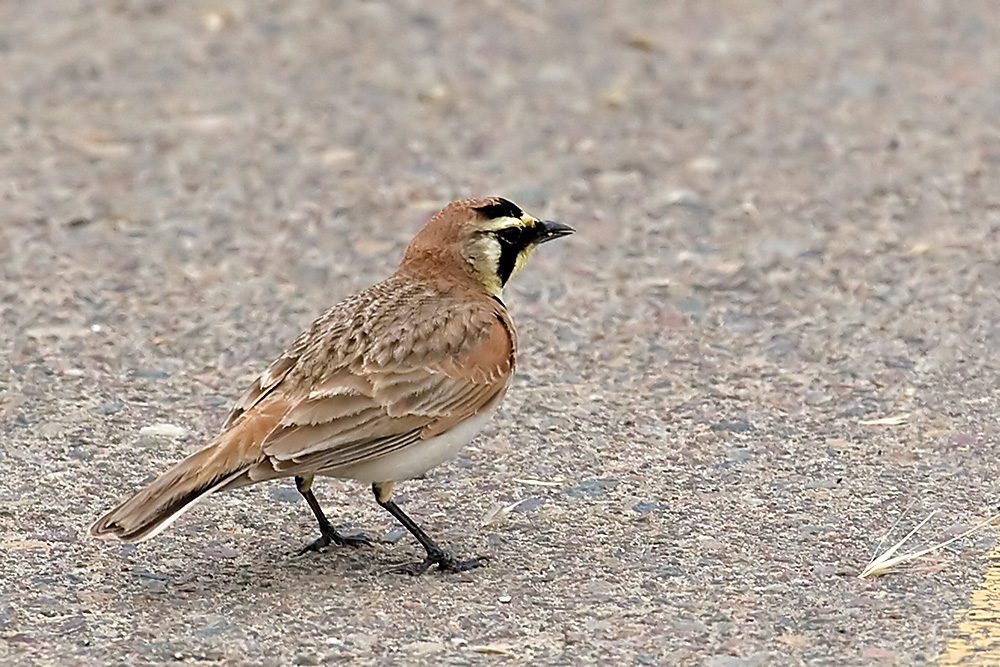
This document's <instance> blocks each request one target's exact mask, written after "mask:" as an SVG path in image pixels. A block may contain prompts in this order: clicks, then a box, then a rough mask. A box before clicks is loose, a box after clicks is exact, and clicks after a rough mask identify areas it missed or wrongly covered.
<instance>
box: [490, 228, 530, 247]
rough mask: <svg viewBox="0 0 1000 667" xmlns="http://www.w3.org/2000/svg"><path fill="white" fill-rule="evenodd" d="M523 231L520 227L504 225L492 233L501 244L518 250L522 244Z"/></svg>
mask: <svg viewBox="0 0 1000 667" xmlns="http://www.w3.org/2000/svg"><path fill="white" fill-rule="evenodd" d="M523 231H524V230H522V229H521V228H520V227H505V228H503V229H498V230H497V231H496V232H494V233H495V234H496V237H497V240H498V241H500V244H501V245H504V246H508V247H510V248H515V249H517V250H520V249H521V248H522V247H523V246H524V243H523V237H524V233H523Z"/></svg>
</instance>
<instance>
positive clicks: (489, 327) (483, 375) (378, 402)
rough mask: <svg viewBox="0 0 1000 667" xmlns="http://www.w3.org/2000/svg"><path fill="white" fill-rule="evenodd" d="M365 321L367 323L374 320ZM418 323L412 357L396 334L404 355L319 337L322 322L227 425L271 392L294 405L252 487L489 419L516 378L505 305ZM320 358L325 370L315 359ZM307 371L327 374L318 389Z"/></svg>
mask: <svg viewBox="0 0 1000 667" xmlns="http://www.w3.org/2000/svg"><path fill="white" fill-rule="evenodd" d="M397 314H398V313H397ZM360 315H362V316H361V317H359V319H361V320H366V321H367V320H370V319H371V317H372V316H371V314H368V315H367V316H364V315H365V314H363V313H362V314H360ZM435 316H436V317H435ZM415 319H416V320H417V321H421V322H422V323H423V326H422V327H421V329H424V327H427V328H426V329H424V331H420V332H418V334H419V335H417V336H415V339H416V342H415V343H412V342H411V347H410V348H409V353H405V352H406V350H405V349H403V348H406V347H407V346H406V344H405V338H404V337H402V336H400V334H399V333H398V330H397V333H396V334H394V335H393V337H392V338H393V342H394V344H396V345H398V347H397V348H396V349H388V350H387V349H384V346H382V347H379V346H378V345H372V342H371V341H370V340H367V341H366V340H364V337H363V336H356V335H353V334H352V335H351V336H350V337H349V338H348V337H347V334H344V333H343V331H344V329H345V327H328V328H327V329H326V331H327V332H328V333H326V334H325V335H322V336H321V335H320V333H322V331H321V329H318V327H317V325H319V324H320V323H321V322H322V318H321V319H320V320H318V321H317V325H314V327H313V330H312V331H311V333H310V334H308V335H307V334H304V335H303V336H302V337H300V339H299V340H297V341H296V342H295V343H294V344H293V345H292V347H291V348H289V351H288V352H286V354H285V355H283V356H282V357H281V358H280V359H279V360H278V361H276V362H275V363H274V364H272V366H271V368H269V369H268V370H267V372H265V373H264V375H263V376H261V378H260V380H259V381H258V382H257V383H255V384H254V386H253V387H251V389H250V391H248V392H247V393H246V394H245V395H244V397H243V398H242V399H241V400H240V401H239V402H238V403H237V405H236V407H235V408H234V410H233V412H232V414H231V416H230V420H229V423H233V422H235V421H236V420H238V419H239V417H240V415H241V414H243V413H244V412H246V411H247V410H249V409H250V408H251V407H252V406H253V405H255V404H256V403H258V402H259V401H260V400H261V399H262V398H264V397H265V396H267V395H268V394H270V393H272V392H283V393H284V394H285V395H286V398H287V399H289V403H290V407H289V409H288V411H287V412H286V413H285V414H284V416H283V417H282V419H281V421H280V423H279V424H278V425H277V426H276V427H275V428H274V429H273V430H272V431H271V432H270V433H269V434H268V435H267V436H266V437H265V438H263V440H262V442H261V444H260V447H261V454H262V458H261V460H260V461H259V463H258V464H257V466H256V468H255V469H254V470H251V471H250V477H252V478H253V479H264V478H266V477H269V476H285V475H290V474H300V473H302V474H305V473H310V472H312V473H316V472H321V471H331V470H334V469H336V468H339V467H344V466H349V465H354V464H358V463H362V462H365V461H368V460H371V459H374V458H377V457H379V456H384V455H386V454H388V453H390V452H393V451H396V450H398V449H401V448H403V447H406V446H408V445H412V444H414V443H416V442H419V441H421V440H424V439H427V438H430V437H433V436H436V435H439V434H441V433H444V432H445V431H447V430H448V429H449V428H451V427H453V426H454V425H456V424H458V423H460V422H462V421H464V420H465V419H468V418H469V417H472V416H474V415H476V414H479V413H481V412H483V411H485V410H488V409H492V407H493V406H494V405H495V404H496V402H498V401H499V400H500V398H502V396H503V394H504V393H505V392H506V388H507V383H508V380H509V379H510V376H511V374H512V373H513V370H514V351H515V345H516V339H515V334H514V329H513V326H512V324H511V322H510V320H509V318H508V316H507V313H506V311H505V310H504V309H503V307H502V305H501V304H493V302H491V304H490V306H488V307H486V308H482V307H480V308H476V309H469V308H468V307H466V308H465V309H464V310H461V309H459V308H453V309H452V310H451V311H450V312H449V311H447V310H446V311H445V312H444V313H443V314H442V313H441V311H438V313H425V314H423V316H419V314H418V316H417V317H415ZM435 320H436V323H435ZM428 322H431V324H432V325H433V326H431V325H428V324H427V323H428ZM331 331H332V332H333V334H331V333H329V332H331ZM322 346H326V347H325V349H324V348H323V347H322ZM338 348H339V350H338ZM321 353H322V355H323V356H325V357H326V358H325V359H324V362H325V365H324V364H320V363H318V362H317V361H316V360H315V359H312V358H311V357H316V356H319V355H320V354H321ZM310 368H314V369H315V368H322V372H320V373H318V374H317V373H315V372H314V376H315V377H316V379H315V380H314V381H312V382H307V381H304V379H303V378H302V377H300V376H299V375H301V374H303V373H304V372H306V371H309V370H310ZM297 374H299V375H297ZM291 387H297V388H298V391H293V390H292V389H291Z"/></svg>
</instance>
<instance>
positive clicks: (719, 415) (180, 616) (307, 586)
mask: <svg viewBox="0 0 1000 667" xmlns="http://www.w3.org/2000/svg"><path fill="white" fill-rule="evenodd" d="M430 7H433V9H430ZM0 53H2V57H0V81H2V82H3V83H2V90H3V93H2V94H0V118H2V119H3V123H2V126H0V132H2V134H0V149H2V158H0V200H2V212H0V272H2V276H3V280H2V282H0V317H2V324H3V326H2V330H0V351H2V354H0V356H2V358H3V359H4V362H3V363H5V364H9V369H7V368H4V369H3V371H4V372H3V373H0V392H2V393H0V423H2V425H3V433H4V437H3V439H2V441H0V475H2V476H0V480H2V481H0V548H2V549H3V555H2V568H0V661H2V662H3V664H5V665H32V664H41V665H92V664H130V665H131V664H160V663H173V662H184V663H191V664H231V665H238V664H249V665H289V664H298V665H311V664H325V663H328V662H329V663H332V662H339V661H350V662H353V663H356V664H376V665H383V664H414V665H420V664H427V665H432V664H433V665H437V664H452V665H466V664H468V665H487V664H489V665H492V664H503V665H515V664H526V663H529V662H530V663H532V664H551V665H580V664H643V665H645V664H660V665H673V664H699V665H706V666H708V667H742V666H747V667H750V666H754V665H799V664H808V665H847V664H850V665H857V664H896V665H911V664H926V663H929V662H933V661H934V660H936V659H937V657H938V656H939V655H941V654H942V652H943V651H944V650H945V647H946V645H947V643H948V641H949V639H952V638H954V637H955V636H956V633H957V632H958V626H959V622H958V619H959V617H960V616H961V610H962V609H964V608H965V607H966V606H967V605H968V600H969V596H970V594H971V592H972V591H973V590H974V589H976V588H977V587H978V586H979V585H980V582H981V581H982V577H983V575H984V572H985V570H986V567H987V563H986V562H985V560H984V559H983V558H982V556H983V555H984V554H986V553H987V552H988V551H989V548H990V547H991V546H992V545H993V543H994V538H993V535H992V534H987V535H985V536H981V537H979V538H970V539H966V540H963V541H962V542H960V543H959V544H957V545H956V547H955V548H954V549H953V550H952V551H950V552H948V553H946V554H944V555H941V556H937V557H934V558H931V559H930V560H927V561H923V562H922V564H921V565H920V566H919V567H918V568H916V569H911V570H908V571H905V572H903V573H900V574H895V575H890V576H886V577H882V578H877V579H875V580H872V581H862V580H860V579H858V578H857V577H856V575H857V573H858V572H859V571H860V569H861V568H862V567H863V566H864V565H865V564H866V563H867V561H868V559H869V558H870V556H871V554H872V552H873V551H874V550H875V548H876V546H877V543H878V540H879V538H880V537H881V536H882V535H884V534H885V533H886V531H887V530H888V529H889V528H891V527H892V526H893V524H894V522H896V521H897V520H899V525H898V526H896V528H895V531H894V532H893V535H895V536H897V537H899V536H901V535H902V534H903V533H905V532H906V530H907V529H909V528H910V527H912V526H913V525H915V524H916V523H917V521H919V520H920V519H921V518H923V517H924V516H925V515H926V514H927V513H929V512H931V511H933V510H937V511H938V514H937V515H936V517H935V520H934V521H932V523H931V524H929V526H928V527H927V528H926V529H925V530H926V531H927V532H924V533H922V534H921V536H918V538H917V541H918V543H923V544H926V543H928V542H929V541H930V540H931V539H933V538H934V537H936V536H938V535H942V534H944V535H949V534H954V533H956V532H957V531H959V530H961V529H962V528H964V527H965V526H967V525H968V524H969V523H970V522H971V521H972V520H973V519H974V518H976V517H982V516H987V515H988V514H989V513H990V512H991V511H992V505H991V503H995V502H996V493H995V492H996V490H997V479H998V478H1000V465H998V463H997V460H996V457H995V455H994V449H995V446H996V443H997V430H998V425H997V414H998V402H1000V393H998V390H997V387H998V385H1000V383H998V374H1000V369H998V361H997V360H998V358H1000V357H998V352H1000V300H998V297H997V291H996V288H995V286H996V285H997V284H998V282H1000V264H998V260H1000V130H998V128H1000V84H998V72H1000V14H998V13H997V11H996V3H995V0H964V1H963V2H944V1H937V0H913V1H912V2H892V1H890V0H877V1H875V2H869V3H849V2H825V1H819V2H811V3H792V2H780V1H777V0H768V1H762V2H754V3H742V2H734V1H732V0H729V1H726V0H716V1H714V2H711V1H710V2H694V1H684V2H670V3H666V2H658V3H653V2H638V1H633V2H626V1H624V0H603V1H597V0H590V1H583V0H580V1H577V2H568V1H567V2H552V3H543V2H535V1H531V0H523V1H521V2H514V3H507V2H501V1H499V0H482V1H480V2H458V1H457V0H447V1H442V2H436V3H434V4H433V5H431V4H429V3H418V2H414V1H410V2H405V1H401V2H397V3H387V2H334V1H326V2H320V1H319V0H302V1H299V2H291V3H285V2H276V1H273V0H272V1H270V2H250V1H249V0H243V1H241V0H227V1H226V2H211V3H203V2H192V3H170V2H165V1H163V0H116V1H115V2H107V3H88V2H83V1H82V0H77V1H73V0H53V1H52V2H28V1H27V0H12V1H10V2H5V3H3V4H0ZM488 194H499V195H504V196H507V197H509V198H511V199H513V200H515V201H517V202H518V203H520V204H521V205H522V206H524V207H525V208H526V209H528V210H529V211H531V212H533V213H535V214H537V215H544V216H546V217H552V218H555V219H558V220H561V221H563V222H567V223H569V224H572V225H573V226H575V227H576V228H577V229H578V230H579V233H578V234H577V235H576V236H574V237H572V238H571V239H570V240H568V241H565V242H561V243H559V244H553V245H552V246H548V247H546V248H545V249H544V252H539V253H538V254H537V255H536V257H535V258H534V261H533V263H532V265H531V266H530V267H529V268H528V269H527V270H526V271H525V273H524V274H522V276H520V280H519V281H518V282H517V284H516V285H514V286H512V288H511V289H510V290H508V294H507V301H508V303H509V305H510V308H511V310H512V312H513V314H514V317H515V320H516V321H517V323H518V325H519V329H520V337H521V343H522V352H523V354H522V357H521V365H520V372H519V375H518V377H517V379H516V381H515V383H514V386H513V388H512V390H511V392H510V394H509V397H508V399H507V400H506V402H505V404H504V406H503V407H502V408H501V411H500V414H499V416H498V417H497V418H496V419H495V420H494V422H493V424H492V425H491V426H490V427H489V428H488V429H487V431H486V432H485V433H484V434H483V435H482V436H480V437H479V438H478V439H477V441H476V442H475V443H474V444H473V445H472V446H470V447H469V448H468V449H467V450H466V451H465V452H464V454H463V456H462V457H461V458H459V459H458V460H457V461H456V462H454V463H453V464H449V465H446V466H442V467H441V468H439V469H437V470H434V471H432V472H431V473H430V474H429V475H428V477H427V479H425V480H420V481H414V482H411V483H407V484H403V485H401V487H400V500H401V501H402V504H403V506H404V507H405V508H406V509H407V510H408V511H410V512H411V513H412V514H413V515H414V516H415V517H417V518H418V519H419V520H420V521H422V522H423V523H424V525H425V526H426V527H427V529H428V530H429V531H430V532H431V534H432V535H435V536H437V537H439V538H440V539H441V540H443V541H445V542H447V543H448V544H450V545H452V546H453V547H454V548H455V549H456V550H458V551H460V552H461V553H464V554H473V553H486V554H489V555H491V556H492V557H493V560H492V561H491V563H490V564H489V566H488V567H487V568H485V569H483V570H478V571H474V572H469V573H466V574H461V575H440V574H436V573H432V574H428V575H426V576H424V577H421V578H407V577H402V576H397V575H389V574H385V573H384V570H385V569H386V568H387V567H389V566H391V565H393V564H395V563H399V562H403V561H407V560H412V559H414V558H416V557H418V556H419V555H420V550H419V548H418V547H417V546H416V545H415V544H413V543H412V541H411V540H410V539H409V538H408V537H405V536H402V535H401V534H400V533H399V531H398V530H397V529H396V527H395V526H394V524H393V522H392V520H391V517H389V516H388V515H387V514H386V513H385V512H383V511H381V510H380V509H379V508H378V507H376V506H375V504H374V503H373V502H372V501H371V499H370V497H369V492H368V490H367V489H365V488H361V487H359V486H358V485H356V484H351V483H347V482H339V481H328V482H320V483H319V484H318V485H317V493H318V495H319V497H320V499H321V500H322V501H323V502H324V504H325V505H326V506H327V507H328V512H329V513H330V514H331V515H335V516H336V517H337V518H338V520H340V521H342V522H345V523H349V524H350V525H351V526H355V527H358V528H362V529H364V530H366V531H367V532H368V533H370V534H373V535H377V536H386V538H387V540H388V542H387V543H385V544H380V545H377V546H375V547H373V548H371V549H362V550H350V549H345V550H334V551H331V552H329V553H326V554H320V555H310V556H307V557H304V558H294V557H293V554H294V552H295V550H296V549H297V548H298V547H299V546H301V545H303V544H305V543H306V542H308V541H309V540H311V539H313V538H314V537H315V534H314V533H315V526H314V523H313V520H312V518H311V516H310V514H309V511H308V508H307V507H306V506H305V504H304V503H302V502H298V499H297V497H296V494H295V493H294V491H293V490H292V488H291V486H290V485H289V484H287V483H277V482H276V483H271V484H264V485H261V486H259V487H255V488H252V489H248V490H242V491H239V492H235V493H232V494H228V495H224V496H219V497H216V498H213V499H210V500H209V501H207V502H206V503H204V504H203V505H201V506H200V507H199V508H198V509H196V510H195V511H193V512H192V513H190V514H188V515H187V516H186V517H185V518H184V519H182V520H181V521H179V522H178V523H177V524H175V526H174V527H173V528H172V529H171V530H170V531H168V532H167V533H165V534H163V535H162V536H160V537H159V538H157V539H156V540H154V541H152V542H149V543H144V544H142V545H139V546H138V547H135V546H132V545H120V544H116V543H104V542H95V541H93V540H90V539H88V538H87V537H86V535H85V530H86V526H87V525H88V524H89V523H90V521H92V520H93V519H94V518H96V516H97V515H98V514H99V513H101V512H103V511H104V510H106V509H107V508H108V507H110V506H111V505H112V504H113V503H115V502H116V501H118V500H120V499H122V498H123V497H124V496H126V495H127V494H129V493H131V492H132V491H134V490H136V489H137V488H138V487H139V486H140V485H141V484H142V483H143V481H144V480H147V479H149V475H150V474H151V473H155V472H159V471H162V470H163V469H164V468H165V467H166V466H167V465H169V464H170V463H172V462H174V461H176V460H178V459H179V458H180V457H181V456H183V455H184V454H185V453H187V452H190V451H192V450H194V449H195V448H197V447H198V446H199V445H200V444H201V443H202V442H204V441H205V439H206V438H208V437H210V436H211V435H212V434H213V433H214V432H215V431H216V429H218V428H219V426H220V424H221V422H222V419H223V417H224V415H225V413H226V410H227V407H228V405H229V404H230V403H231V402H232V401H233V400H234V399H235V398H236V397H237V396H238V395H239V394H240V393H241V390H242V387H243V386H245V384H246V383H247V382H248V381H249V380H250V378H251V377H252V376H253V375H254V374H255V373H256V372H258V371H259V370H260V369H262V368H263V367H264V365H265V364H266V363H268V362H269V361H270V359H271V358H272V357H273V356H274V355H275V354H277V353H278V352H279V351H280V350H281V349H282V348H283V346H284V345H285V344H287V343H288V342H289V341H290V340H291V339H292V338H293V337H294V336H295V335H296V334H297V333H298V332H299V331H300V330H301V329H302V328H303V327H304V326H306V325H307V324H308V323H309V322H310V321H311V320H312V319H313V318H314V317H315V316H316V315H318V314H319V313H320V312H321V311H322V310H324V309H325V308H326V307H327V306H329V305H331V304H332V303H334V302H335V301H337V300H338V299H340V298H342V297H344V296H346V295H348V294H350V293H351V292H353V291H355V290H357V289H360V288H361V287H363V286H365V285H368V284H370V283H371V282H374V281H375V280H378V279H379V278H381V277H383V276H385V275H387V274H388V273H389V272H391V271H392V270H393V268H394V267H395V263H396V262H397V261H398V258H399V256H400V253H401V250H402V248H403V246H404V245H405V243H406V241H407V240H408V239H409V238H410V237H411V236H412V234H413V233H414V232H415V230H416V229H418V228H419V226H420V225H421V224H422V222H423V221H424V220H425V219H426V218H427V216H428V214H429V213H431V212H433V211H434V210H436V209H437V208H439V207H440V206H442V205H443V204H444V203H446V202H447V201H449V200H452V199H456V198H462V197H467V196H474V195H488ZM884 418H894V419H889V420H888V423H886V422H883V423H874V424H872V423H865V422H871V421H873V420H879V419H884ZM157 425H160V426H159V428H152V429H151V428H150V427H155V426H157ZM163 425H169V427H164V426H163ZM144 429H145V430H144ZM524 480H541V481H544V482H546V484H545V485H537V484H527V483H525V482H524ZM514 503H518V504H517V505H516V507H514V509H512V510H510V507H511V505H512V504H514ZM500 508H502V509H500ZM498 509H500V511H498ZM908 509H909V512H908V513H907V510H908ZM904 514H905V515H904ZM901 517H902V518H901ZM921 540H922V541H921ZM966 657H967V658H968V660H967V662H968V664H973V663H975V661H976V654H975V651H973V652H972V653H970V655H969V656H966ZM963 664H965V663H963Z"/></svg>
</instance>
